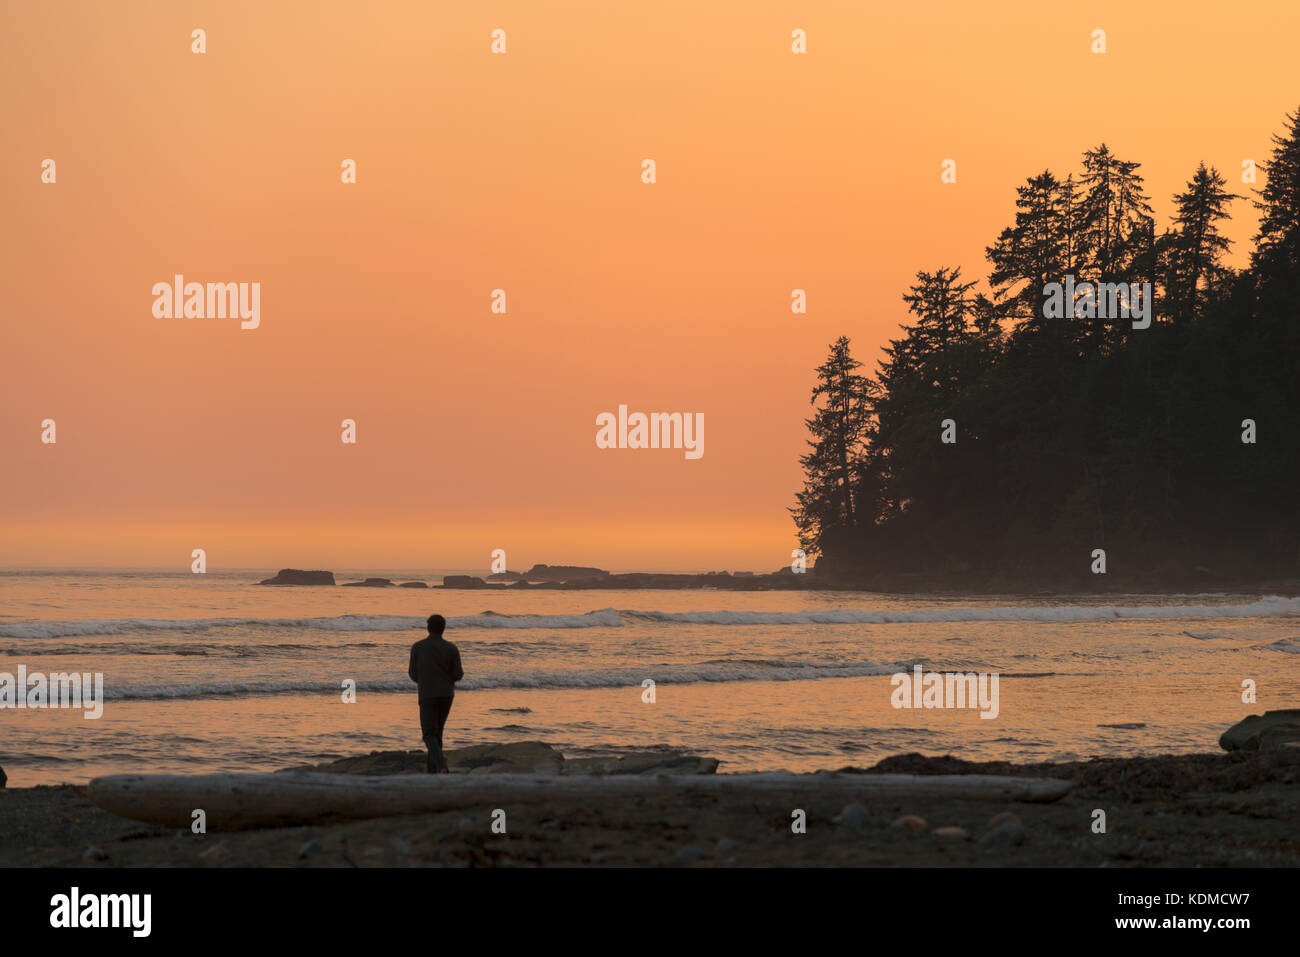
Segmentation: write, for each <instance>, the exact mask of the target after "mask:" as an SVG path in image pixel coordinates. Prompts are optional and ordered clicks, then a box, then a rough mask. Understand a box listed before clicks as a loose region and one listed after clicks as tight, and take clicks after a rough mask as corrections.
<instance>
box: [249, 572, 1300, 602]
mask: <svg viewBox="0 0 1300 957" xmlns="http://www.w3.org/2000/svg"><path fill="white" fill-rule="evenodd" d="M571 568H574V566H546V565H539V566H534V570H533V571H530V572H504V573H499V574H497V575H488V576H485V577H479V576H475V575H447V576H445V577H444V578H443V581H442V584H441V586H438V585H433V586H429V585H427V584H426V583H425V582H401V583H397V582H394V581H392V580H390V579H387V578H367V579H365V580H363V581H356V582H342V583H336V582H335V580H334V573H333V572H330V571H304V570H301V569H295V568H284V569H281V570H280V571H279V573H278V574H276V575H274V576H273V577H271V578H267V579H264V580H263V581H260V582H258V584H259V585H279V586H288V585H295V586H313V585H331V586H332V585H336V584H337V585H338V586H339V587H345V588H346V587H362V588H425V587H433V588H438V587H442V588H450V589H457V590H475V591H478V590H481V591H507V590H515V589H520V590H525V591H532V590H535V589H543V590H546V589H558V590H561V591H593V590H638V589H646V590H649V589H661V590H702V589H713V590H720V591H862V592H873V593H893V594H907V595H923V594H937V595H944V596H946V597H952V596H959V595H964V594H967V595H972V596H981V597H983V596H993V595H1019V596H1024V595H1035V596H1041V597H1066V596H1070V595H1107V594H1150V595H1168V594H1188V595H1196V594H1205V593H1210V592H1224V593H1229V594H1253V595H1282V596H1300V578H1279V579H1252V578H1221V577H1218V576H1214V575H1210V574H1208V573H1206V574H1199V573H1196V574H1190V575H1183V574H1179V575H1168V574H1163V575H1161V574H1152V575H1137V574H1129V575H1119V574H1112V575H1091V574H1081V575H1078V576H1071V577H1069V578H1060V577H1052V578H1045V577H1037V578H1036V577H1034V576H1032V575H1029V576H1020V577H1016V578H1011V577H1007V576H1003V575H996V574H994V575H984V576H979V575H971V574H962V575H955V574H954V575H948V576H942V575H929V576H920V575H889V576H881V575H877V576H872V577H870V578H868V579H863V578H853V577H846V576H834V575H830V574H826V573H822V574H819V573H818V572H817V570H816V568H815V567H814V568H810V569H809V570H808V571H807V572H806V573H801V574H796V573H794V572H793V571H791V570H790V569H789V568H783V569H781V570H780V571H775V572H770V573H752V572H734V573H733V572H728V571H720V572H703V573H691V574H687V573H680V574H679V573H668V572H625V573H614V572H607V571H604V570H602V569H576V572H577V573H576V574H572V575H568V576H566V574H565V571H564V570H565V569H571ZM536 569H542V570H543V572H542V573H540V577H536V576H538V575H539V573H538V572H537V571H536ZM592 573H595V574H592Z"/></svg>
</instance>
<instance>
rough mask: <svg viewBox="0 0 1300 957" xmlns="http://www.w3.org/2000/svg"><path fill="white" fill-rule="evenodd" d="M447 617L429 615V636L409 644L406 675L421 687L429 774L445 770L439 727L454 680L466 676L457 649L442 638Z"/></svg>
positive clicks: (453, 690) (444, 721)
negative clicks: (409, 650) (409, 662)
mask: <svg viewBox="0 0 1300 957" xmlns="http://www.w3.org/2000/svg"><path fill="white" fill-rule="evenodd" d="M446 628H447V619H446V618H443V617H442V615H430V616H429V637H428V638H422V639H420V640H419V641H417V642H416V643H415V644H413V645H411V667H410V669H409V670H408V672H407V674H409V675H410V676H411V680H412V681H414V682H415V683H416V684H418V685H419V686H420V733H421V736H422V737H423V738H424V746H425V747H426V748H428V749H429V764H428V771H429V773H430V774H438V773H440V772H446V771H447V770H448V768H447V759H446V758H445V757H444V756H443V753H442V729H443V728H444V727H445V726H446V724H447V715H448V714H449V713H450V712H451V700H452V698H454V697H455V696H456V682H457V681H459V680H460V679H461V678H463V677H465V672H464V671H462V670H461V667H460V651H459V650H458V649H457V648H456V646H455V645H453V644H452V643H451V642H450V641H447V640H446V639H445V638H443V637H442V633H443V631H444V630H446Z"/></svg>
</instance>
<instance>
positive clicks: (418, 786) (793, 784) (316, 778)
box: [88, 772, 1070, 831]
mask: <svg viewBox="0 0 1300 957" xmlns="http://www.w3.org/2000/svg"><path fill="white" fill-rule="evenodd" d="M1069 790H1070V783H1069V782H1068V781H1061V780H1057V779H1054V778H1024V777H1004V776H1000V775H990V774H948V775H916V774H788V773H763V774H724V775H703V776H690V777H669V776H667V775H664V776H653V777H652V776H640V775H622V776H613V777H586V776H582V777H577V776H575V777H568V776H560V775H542V774H492V775H468V774H467V775H459V774H456V775H445V774H443V775H398V776H391V777H358V776H356V775H348V774H311V773H304V772H291V773H278V774H195V775H184V774H110V775H107V776H105V777H99V778H95V779H94V780H92V781H91V782H90V786H89V788H88V794H89V796H90V800H91V801H93V802H94V803H95V804H96V805H98V806H99V807H101V808H103V809H104V810H106V811H111V812H112V813H113V814H116V815H118V816H119V817H125V818H130V819H131V820H135V821H147V822H148V823H150V824H161V825H165V826H167V827H189V826H190V824H191V822H192V821H193V820H194V816H193V813H194V811H195V810H198V809H202V810H203V812H204V815H205V816H206V823H207V827H208V829H209V830H219V831H237V830H244V829H248V828H257V827H278V826H281V825H292V824H320V823H328V822H331V821H350V820H361V819H365V818H376V817H390V816H393V815H399V814H423V813H428V812H436V811H450V810H454V809H457V808H466V807H476V806H483V805H488V806H492V807H510V806H511V805H519V804H537V803H539V802H546V801H566V800H567V801H575V800H576V801H587V802H615V801H621V800H629V799H632V798H634V797H638V796H644V795H652V794H658V795H668V796H676V795H681V796H686V795H696V794H698V795H708V794H730V795H744V796H745V797H753V798H757V799H761V798H762V797H763V796H764V795H769V794H776V793H796V794H798V793H806V794H808V795H810V796H827V795H835V796H837V797H842V798H843V799H844V800H855V799H856V800H861V799H872V798H892V797H902V796H912V797H951V798H970V799H977V800H998V801H1040V802H1041V801H1055V800H1057V799H1059V798H1061V797H1063V796H1064V795H1065V794H1066V793H1067V792H1068V791H1069Z"/></svg>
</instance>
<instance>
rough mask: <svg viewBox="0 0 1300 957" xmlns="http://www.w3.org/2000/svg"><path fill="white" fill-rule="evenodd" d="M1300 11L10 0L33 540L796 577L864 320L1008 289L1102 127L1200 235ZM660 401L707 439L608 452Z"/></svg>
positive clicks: (1, 70)
mask: <svg viewBox="0 0 1300 957" xmlns="http://www.w3.org/2000/svg"><path fill="white" fill-rule="evenodd" d="M199 27H201V28H203V29H204V30H206V31H207V52H206V53H204V54H202V55H198V54H194V53H192V52H191V31H192V30H193V29H195V28H199ZM498 28H499V29H503V30H505V31H506V36H507V53H506V54H505V55H493V54H492V53H491V51H490V44H491V32H492V30H494V29H498ZM795 28H801V29H803V30H805V31H806V32H807V38H808V40H807V43H808V52H807V53H806V54H805V55H794V54H792V53H791V49H790V43H791V39H790V37H791V31H792V30H794V29H795ZM1094 29H1104V30H1106V33H1107V48H1108V49H1107V52H1106V53H1105V54H1104V55H1097V54H1093V53H1091V52H1090V44H1091V33H1092V31H1093V30H1094ZM1298 34H1300V5H1297V4H1296V3H1294V2H1292V0H1286V2H1272V0H1268V2H1256V3H1251V4H1227V5H1225V4H1222V3H1209V2H1188V0H1177V2H1167V3H1164V2H1161V3H1155V2H1142V0H1124V2H1115V3H1069V2H1064V3H1055V2H1042V0H1036V2H999V3H983V2H980V3H976V2H907V3H883V2H882V3H874V2H873V3H864V2H852V3H850V2H818V3H803V4H800V3H768V2H755V0H745V2H707V0H694V2H653V3H644V4H640V3H623V2H617V3H615V2H608V0H601V2H595V0H593V2H583V3H566V2H548V3H538V2H536V0H530V2H521V3H494V2H485V3H469V2H464V3H457V2H449V3H433V2H418V3H417V2H410V3H399V2H376V3H339V2H325V3H314V2H313V3H278V2H277V3H267V2H220V3H217V2H213V3H174V2H161V0H158V2H153V0H150V2H139V0H132V2H121V3H92V2H89V0H86V2H25V0H5V2H3V3H2V4H0V44H2V46H0V49H2V51H3V55H2V56H0V91H2V92H0V129H3V147H2V148H0V211H2V213H3V215H2V216H0V243H2V244H3V256H2V257H0V289H2V290H3V298H2V299H0V309H2V310H3V339H2V342H3V352H2V356H0V397H2V399H3V402H2V403H0V449H2V450H3V452H2V454H3V468H2V469H0V491H2V493H3V494H0V565H5V566H29V565H68V566H90V565H144V566H171V565H176V566H178V567H187V566H188V564H189V562H190V552H191V550H192V549H193V548H205V549H206V550H207V553H208V563H209V568H210V569H213V568H220V567H223V566H225V567H247V566H254V567H263V566H265V567H267V568H276V567H280V566H289V565H292V566H298V567H326V568H328V567H349V566H350V567H364V566H367V565H369V566H375V567H389V568H393V567H420V568H454V567H464V568H475V567H482V568H483V569H484V570H486V568H487V565H488V561H489V554H490V552H491V550H492V549H494V548H504V549H506V551H507V555H508V557H509V565H510V567H511V568H527V567H528V566H529V565H531V564H532V563H534V562H539V561H541V562H550V563H558V562H567V563H580V564H595V565H601V566H603V567H606V568H613V569H620V570H621V569H646V570H651V569H684V570H689V569H701V570H703V569H720V568H730V569H733V570H734V569H753V570H761V571H768V570H772V569H775V568H778V567H781V566H782V565H784V564H788V563H789V560H790V559H789V556H790V549H791V548H792V547H793V546H794V545H795V544H796V542H795V538H794V528H793V524H792V522H791V520H790V518H789V515H788V514H787V511H786V509H787V508H788V507H789V506H790V505H791V504H792V503H793V496H794V493H795V491H796V489H797V488H798V487H799V486H800V482H801V471H800V468H799V465H798V462H797V459H798V456H799V455H800V454H802V453H803V451H804V450H805V439H806V430H805V428H804V424H803V422H804V419H805V418H806V417H807V415H808V414H809V404H808V394H809V389H810V387H811V386H812V383H813V374H812V373H813V369H814V367H815V366H816V365H817V364H818V363H819V362H820V361H821V360H822V358H823V357H824V354H825V352H826V349H827V346H828V344H829V343H830V342H831V341H832V340H833V339H834V338H835V337H837V336H838V335H840V334H846V335H849V336H850V337H851V338H852V340H853V344H854V348H855V352H856V353H857V355H858V356H859V358H862V359H864V360H867V361H868V365H869V367H870V368H874V364H875V361H876V358H877V355H878V350H879V348H880V346H881V345H882V344H884V343H885V341H886V340H887V339H888V338H889V337H891V336H893V335H895V334H896V330H897V325H898V323H899V322H900V321H902V320H903V319H904V318H905V312H904V307H903V304H902V302H901V300H900V296H901V294H902V293H903V291H904V289H905V288H906V286H907V285H908V283H909V281H910V280H911V279H912V277H913V276H914V274H915V272H916V270H917V269H922V268H923V269H934V268H936V267H938V266H940V265H960V266H962V267H963V270H964V272H965V274H966V275H967V276H969V277H972V278H980V279H983V277H984V275H985V273H986V271H987V268H986V263H985V261H984V247H985V246H986V245H987V244H988V243H990V242H991V241H992V240H993V239H994V238H995V236H996V235H997V233H998V231H999V230H1000V229H1001V228H1002V227H1003V226H1005V225H1008V224H1009V223H1010V222H1011V221H1012V217H1013V202H1014V198H1015V197H1014V188H1015V187H1016V186H1017V185H1019V184H1021V183H1023V181H1024V180H1025V178H1026V177H1028V176H1030V175H1032V174H1035V173H1037V172H1039V171H1041V170H1042V169H1044V168H1051V169H1052V170H1053V171H1054V172H1056V173H1058V174H1060V175H1062V176H1063V175H1064V174H1065V173H1066V172H1069V171H1070V170H1076V169H1077V168H1078V159H1079V156H1080V154H1081V153H1082V151H1083V150H1084V149H1086V148H1089V147H1092V146H1095V145H1096V144H1098V143H1100V142H1101V141H1103V140H1104V141H1105V142H1106V143H1107V144H1108V145H1109V146H1110V147H1111V148H1112V150H1113V151H1115V152H1116V153H1117V154H1118V155H1119V156H1121V157H1123V158H1125V159H1131V160H1136V161H1139V162H1141V163H1142V172H1143V174H1144V175H1145V177H1146V181H1147V187H1148V191H1149V193H1150V194H1151V196H1152V197H1153V201H1154V204H1155V207H1156V212H1157V216H1158V224H1159V227H1160V228H1163V227H1164V225H1165V224H1166V223H1167V220H1168V213H1169V209H1170V199H1169V198H1170V196H1171V195H1172V194H1173V193H1174V192H1175V191H1176V190H1178V189H1180V188H1181V187H1182V185H1183V184H1184V182H1185V181H1186V180H1187V179H1188V178H1189V177H1190V175H1191V174H1192V172H1193V171H1194V169H1195V167H1196V164H1197V162H1198V161H1200V160H1204V161H1205V162H1206V163H1207V164H1213V165H1215V166H1217V167H1218V168H1219V169H1220V170H1221V171H1222V172H1223V173H1224V175H1225V176H1226V177H1227V178H1228V181H1229V186H1230V188H1233V189H1235V190H1236V191H1238V192H1245V191H1246V190H1247V189H1248V187H1245V186H1243V185H1242V184H1241V182H1240V178H1239V176H1240V170H1241V162H1242V160H1243V159H1245V158H1253V159H1255V160H1256V161H1260V160H1264V159H1266V158H1267V156H1268V154H1269V145H1270V138H1271V136H1272V135H1273V134H1275V133H1277V132H1279V131H1280V130H1281V129H1282V125H1283V117H1284V114H1286V113H1287V112H1289V111H1292V110H1294V109H1296V107H1297V106H1300V85H1297V83H1296V79H1297V75H1298V74H1297V71H1296V60H1297V58H1296V53H1295V42H1296V40H1295V38H1296V36H1297V35H1298ZM46 158H53V159H54V160H55V161H56V163H57V182H56V183H55V184H52V185H51V184H43V183H42V182H41V164H42V161H43V160H44V159H46ZM345 158H352V159H354V160H355V161H356V163H357V178H358V182H357V183H356V184H355V185H344V184H343V183H341V182H340V164H341V163H342V161H343V160H344V159H345ZM644 158H652V159H654V160H655V162H656V164H657V172H658V182H657V183H655V184H654V185H645V184H643V183H642V182H641V178H640V172H641V161H642V160H643V159H644ZM945 158H953V159H955V160H956V161H957V169H958V182H957V183H956V184H955V185H945V184H942V183H941V182H940V176H939V174H940V164H941V162H942V161H943V160H944V159H945ZM1260 182H1261V183H1262V182H1263V180H1262V177H1261V180H1260ZM1233 212H1234V223H1233V226H1232V228H1231V236H1232V238H1233V239H1234V240H1236V241H1237V242H1238V246H1237V248H1236V249H1235V250H1234V254H1233V257H1232V262H1233V263H1234V264H1236V265H1240V264H1242V263H1243V262H1244V261H1245V254H1246V253H1247V252H1248V248H1249V239H1250V237H1251V235H1253V232H1254V226H1255V222H1256V218H1255V215H1254V211H1253V210H1252V209H1251V208H1250V206H1249V204H1247V203H1244V202H1238V203H1236V204H1234V209H1233ZM175 273H182V274H184V275H185V277H186V278H187V280H195V281H199V282H207V281H223V282H224V281H234V282H240V281H245V282H251V281H258V282H260V283H261V284H262V299H261V326H260V328H258V329H256V330H247V331H246V330H241V329H240V328H239V324H238V322H237V321H231V320H225V321H208V320H183V319H177V320H167V319H157V318H155V317H154V316H153V314H152V311H151V307H152V302H153V296H152V294H151V288H152V286H153V284H154V283H156V282H160V281H163V282H168V281H170V280H171V277H172V276H173V275H174V274H175ZM495 288H503V289H505V290H506V293H507V297H508V298H507V303H508V313H507V315H504V316H501V315H493V314H492V313H491V311H490V294H491V291H492V290H493V289H495ZM795 288H803V289H805V290H807V294H808V315H806V316H797V315H792V314H791V311H790V295H791V290H792V289H795ZM620 403H623V404H626V405H628V406H629V407H630V408H631V409H632V410H641V411H646V412H651V411H682V412H687V411H689V412H703V413H704V414H705V421H706V427H705V454H704V456H703V458H701V459H699V460H696V461H690V460H687V459H686V458H685V457H684V456H683V454H682V453H681V452H680V451H628V450H619V451H610V450H600V449H598V448H597V447H596V445H595V441H594V439H595V432H596V428H595V417H596V415H597V414H598V413H600V412H603V411H614V410H616V409H617V407H618V405H619V404H620ZM45 418H53V419H55V421H56V423H57V436H58V441H57V444H56V445H45V444H42V443H41V441H40V435H41V425H40V424H41V421H42V420H43V419H45ZM344 418H353V419H355V420H356V422H357V424H358V439H359V441H358V443H357V444H356V445H355V446H347V445H344V444H342V443H341V441H340V422H341V420H343V419H344Z"/></svg>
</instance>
